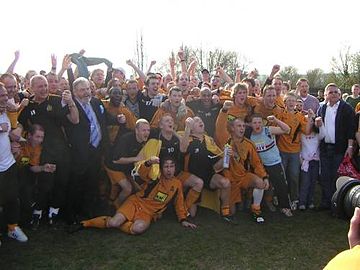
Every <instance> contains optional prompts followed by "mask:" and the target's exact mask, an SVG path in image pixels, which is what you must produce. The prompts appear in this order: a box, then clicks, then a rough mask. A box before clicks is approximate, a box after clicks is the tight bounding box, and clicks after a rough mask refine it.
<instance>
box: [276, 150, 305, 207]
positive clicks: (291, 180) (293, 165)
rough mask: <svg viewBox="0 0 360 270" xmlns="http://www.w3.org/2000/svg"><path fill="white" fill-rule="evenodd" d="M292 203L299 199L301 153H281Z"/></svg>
mask: <svg viewBox="0 0 360 270" xmlns="http://www.w3.org/2000/svg"><path fill="white" fill-rule="evenodd" d="M280 155H281V161H282V164H283V167H284V170H285V175H286V181H287V183H288V185H289V193H290V199H291V201H295V200H298V199H299V174H300V153H285V152H280Z"/></svg>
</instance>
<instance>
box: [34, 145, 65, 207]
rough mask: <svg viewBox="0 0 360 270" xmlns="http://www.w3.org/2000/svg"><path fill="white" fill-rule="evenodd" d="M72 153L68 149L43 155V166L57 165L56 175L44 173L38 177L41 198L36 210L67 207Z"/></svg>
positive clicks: (46, 152) (47, 152) (45, 151)
mask: <svg viewBox="0 0 360 270" xmlns="http://www.w3.org/2000/svg"><path fill="white" fill-rule="evenodd" d="M70 162H71V161H70V153H69V151H68V149H65V148H64V149H61V150H58V151H54V152H49V151H47V150H46V149H45V150H44V151H43V152H42V153H41V164H45V163H50V164H55V165H56V171H55V172H54V173H46V172H42V173H40V174H39V176H38V191H39V197H38V202H37V206H36V208H39V209H38V210H40V209H47V207H54V208H64V207H65V206H66V197H67V195H66V191H67V186H68V182H69V177H70V164H71V163H70Z"/></svg>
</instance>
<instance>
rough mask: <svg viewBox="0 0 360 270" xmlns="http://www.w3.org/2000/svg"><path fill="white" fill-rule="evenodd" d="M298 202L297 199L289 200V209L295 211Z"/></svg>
mask: <svg viewBox="0 0 360 270" xmlns="http://www.w3.org/2000/svg"><path fill="white" fill-rule="evenodd" d="M298 203H299V201H297V200H295V201H293V202H291V210H292V211H295V210H296V209H297V208H298Z"/></svg>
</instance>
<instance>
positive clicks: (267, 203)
mask: <svg viewBox="0 0 360 270" xmlns="http://www.w3.org/2000/svg"><path fill="white" fill-rule="evenodd" d="M265 204H266V206H267V207H268V208H269V210H270V212H276V207H275V206H274V205H273V203H272V202H269V201H265Z"/></svg>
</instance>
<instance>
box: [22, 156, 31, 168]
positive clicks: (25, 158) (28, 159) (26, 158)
mask: <svg viewBox="0 0 360 270" xmlns="http://www.w3.org/2000/svg"><path fill="white" fill-rule="evenodd" d="M20 163H21V165H22V166H26V165H28V164H29V163H30V158H29V157H22V158H21V159H20Z"/></svg>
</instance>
